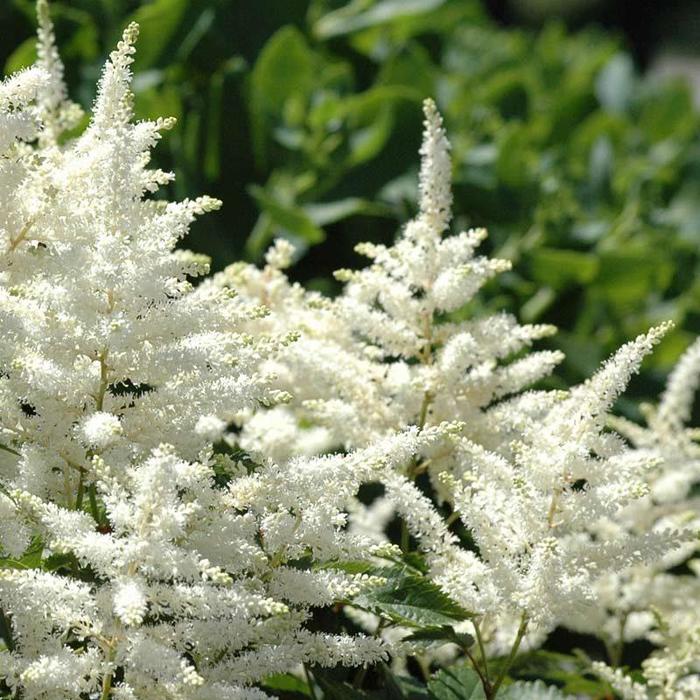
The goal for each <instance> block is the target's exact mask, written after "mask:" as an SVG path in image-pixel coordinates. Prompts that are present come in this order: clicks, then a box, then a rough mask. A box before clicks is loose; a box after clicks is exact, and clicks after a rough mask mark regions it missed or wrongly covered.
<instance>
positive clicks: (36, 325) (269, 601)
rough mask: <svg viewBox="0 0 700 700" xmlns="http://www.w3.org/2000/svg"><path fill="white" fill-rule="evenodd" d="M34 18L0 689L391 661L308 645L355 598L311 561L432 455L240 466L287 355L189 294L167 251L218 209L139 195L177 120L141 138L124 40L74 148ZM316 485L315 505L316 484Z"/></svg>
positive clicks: (410, 437) (354, 549) (20, 159)
mask: <svg viewBox="0 0 700 700" xmlns="http://www.w3.org/2000/svg"><path fill="white" fill-rule="evenodd" d="M38 10H39V20H40V21H39V52H38V53H39V61H38V66H37V67H36V68H33V69H31V70H29V71H26V72H24V73H21V74H19V75H17V76H14V77H12V78H10V79H8V80H7V81H5V82H4V83H3V84H2V85H1V86H0V192H1V193H2V200H3V207H2V209H1V210H0V327H1V328H2V334H3V342H2V344H1V345H0V443H1V444H2V448H3V449H2V457H1V461H0V546H1V547H2V552H3V555H4V557H5V559H4V561H5V562H8V561H9V562H11V561H12V560H11V559H9V557H14V558H15V559H16V560H19V559H21V560H22V561H23V562H24V563H23V564H22V565H15V566H12V565H10V566H6V567H4V568H2V569H0V611H1V613H2V623H3V624H2V630H3V634H4V645H3V646H2V647H0V682H1V683H4V685H5V687H6V688H9V690H10V691H11V692H15V693H17V694H21V697H22V698H24V700H32V699H37V700H39V699H40V698H41V700H59V699H60V698H70V699H71V700H75V699H76V698H78V697H87V696H90V697H100V698H102V700H106V699H107V698H119V699H120V700H133V699H135V698H138V700H148V699H151V698H153V699H155V698H157V699H158V700H162V699H163V698H181V699H183V700H184V699H187V700H190V699H191V700H195V699H197V700H203V699H205V698H206V699H210V700H214V698H216V700H221V699H224V698H229V699H232V698H237V699H238V698H261V697H266V695H265V694H264V693H263V692H262V691H261V690H259V689H257V688H255V687H254V684H256V683H257V682H258V681H260V679H262V678H264V677H265V676H268V675H270V674H274V673H277V672H283V671H284V672H286V671H288V670H290V669H292V668H295V667H296V666H298V665H299V664H301V663H303V662H306V661H310V660H313V662H314V663H317V664H321V665H335V664H337V663H345V664H363V663H368V662H371V661H374V660H377V659H379V658H383V657H384V656H385V654H386V645H385V644H384V643H383V642H382V641H381V640H377V639H373V638H367V637H363V636H357V637H351V636H344V635H334V634H323V633H321V632H313V631H311V630H310V629H309V628H308V626H307V624H306V623H307V621H308V619H309V618H310V614H311V613H310V611H311V608H312V607H317V606H323V605H327V604H330V603H332V602H334V601H335V600H337V599H343V598H346V597H347V596H348V595H350V594H351V593H352V592H357V590H359V588H361V587H362V586H364V585H368V581H367V580H366V579H367V577H363V576H360V575H351V574H344V573H342V572H338V571H328V570H323V569H321V568H315V567H312V564H313V565H318V564H322V563H323V562H325V561H327V560H332V561H338V560H339V559H340V560H342V559H343V558H344V557H348V558H351V559H353V560H356V559H358V558H362V557H363V556H364V557H366V556H368V554H369V552H370V551H371V550H370V549H369V548H368V546H367V544H368V542H367V541H366V539H364V538H360V537H356V536H354V535H352V534H350V533H347V532H346V531H345V529H344V518H345V516H344V503H345V501H346V500H347V497H348V494H349V493H352V492H354V490H355V489H356V481H357V479H358V476H357V475H358V474H359V475H362V474H364V475H365V476H364V477H363V478H370V477H369V476H368V475H367V470H368V469H369V470H370V471H375V470H376V465H377V464H381V465H391V464H393V463H394V460H395V459H398V458H406V454H407V453H408V454H410V453H412V452H413V451H415V450H418V449H421V447H422V446H423V445H424V443H425V442H426V440H425V439H423V438H422V437H419V436H417V435H415V431H414V432H413V433H412V432H410V431H407V432H405V433H403V434H402V435H399V436H396V437H392V438H388V439H387V440H386V441H384V442H378V443H375V444H373V445H372V446H371V447H368V448H367V451H366V452H365V453H363V454H361V455H359V456H354V457H348V456H344V455H338V456H337V457H332V458H317V459H315V460H298V462H297V463H295V464H294V465H292V466H290V467H288V466H281V467H278V466H276V465H275V464H274V463H273V462H272V461H270V460H269V459H267V456H265V460H264V461H265V463H264V464H263V465H260V464H256V463H254V462H251V461H249V460H248V461H245V462H243V461H239V460H237V459H235V458H234V457H233V456H232V455H233V454H234V453H235V451H234V449H233V448H232V445H233V442H232V440H233V439H232V438H231V437H230V436H228V435H227V426H228V425H230V424H231V422H235V421H236V420H237V418H238V417H239V416H240V414H241V413H242V412H244V411H245V410H249V409H250V408H251V407H253V406H256V405H260V404H264V405H268V406H269V405H274V404H275V403H276V402H277V401H280V400H283V399H284V398H285V394H284V392H281V391H279V390H278V389H276V388H274V387H273V386H272V384H271V377H270V376H269V375H268V374H267V373H266V371H265V369H264V365H265V363H266V362H267V363H268V364H269V363H270V362H271V359H272V358H273V357H274V356H275V355H276V354H277V353H279V352H283V351H284V349H285V347H286V345H287V344H288V343H289V342H290V340H291V338H290V337H289V335H288V334H283V335H281V336H277V335H274V334H272V335H261V334H259V335H257V336H251V335H250V334H248V333H247V332H245V329H244V327H243V326H244V321H246V320H249V319H250V318H251V317H255V316H256V315H258V314H259V309H258V308H256V307H255V306H251V305H249V304H247V303H246V302H245V300H243V299H241V298H236V296H235V294H233V293H231V292H230V290H223V289H221V288H220V287H219V286H218V285H213V284H211V283H207V282H203V283H201V284H199V285H198V286H196V287H194V286H193V284H192V283H191V282H190V279H191V278H192V277H196V276H199V275H202V274H204V273H205V272H206V271H207V268H208V262H207V260H206V258H204V257H203V256H197V255H194V254H192V253H189V252H186V251H182V250H177V249H175V246H176V244H177V243H178V242H179V240H180V239H181V238H182V237H183V236H184V235H185V234H186V233H187V231H188V228H189V226H190V224H191V223H192V221H193V220H194V218H195V217H196V216H198V215H199V214H202V213H205V212H207V211H211V210H212V209H216V208H217V207H218V206H219V202H218V201H216V200H213V199H211V198H208V197H201V198H198V199H195V200H192V201H190V200H185V201H184V202H179V203H171V202H166V201H163V200H156V199H152V198H150V197H149V195H150V193H153V192H155V191H156V190H157V189H158V188H159V187H160V186H161V185H164V184H166V183H168V182H170V180H171V179H172V175H171V174H170V173H165V172H161V171H159V170H149V169H148V167H147V166H148V163H149V159H150V149H151V148H152V147H153V146H154V145H155V144H156V142H157V141H158V139H159V138H160V132H161V131H162V130H163V129H167V128H170V127H172V126H173V121H172V120H168V119H161V120H157V121H143V122H138V123H134V121H133V110H132V102H133V98H132V95H131V92H130V83H131V64H132V61H133V55H134V51H135V48H134V43H135V41H136V38H137V34H138V27H137V26H136V25H135V24H132V25H130V26H129V27H127V29H126V30H125V32H124V34H123V36H122V39H121V41H120V42H119V44H118V46H117V48H116V49H115V50H114V51H113V52H112V53H111V55H110V57H109V60H108V61H107V63H106V66H105V68H104V71H103V73H102V78H101V80H100V83H99V89H98V92H97V98H96V100H95V105H94V109H93V113H92V117H91V119H90V123H89V125H88V127H87V129H86V130H85V131H84V133H82V134H81V135H80V136H78V137H76V138H73V139H70V138H67V134H66V129H68V128H69V127H70V126H71V125H72V124H73V123H74V119H73V117H74V116H75V114H76V111H77V110H76V108H74V107H73V106H71V104H70V103H69V102H68V101H67V97H66V95H67V92H66V89H65V86H64V85H63V82H62V74H63V68H62V65H61V63H60V58H59V56H58V52H57V51H56V47H55V44H54V38H53V37H54V34H53V28H52V25H51V22H50V19H49V16H48V8H47V5H46V2H45V1H43V0H40V2H39V5H38ZM353 464H354V465H356V466H355V467H353V466H352V465H353ZM372 465H374V466H372ZM370 467H371V469H370ZM363 469H364V470H365V471H362V470H363ZM356 473H357V474H356ZM304 474H307V475H308V477H304V476H303V475H304ZM330 475H334V476H335V481H334V485H333V488H332V489H331V488H329V489H328V497H327V498H326V499H324V500H323V501H322V502H320V503H319V502H317V499H316V497H315V494H314V492H313V489H310V488H309V483H308V482H309V480H310V479H319V478H326V479H330ZM344 480H345V481H346V482H347V484H346V486H345V487H344V488H343V487H342V484H343V481H344ZM281 494H283V495H284V498H282V496H281ZM27 552H29V553H34V555H35V556H36V555H38V557H39V559H40V562H39V563H38V564H37V563H36V560H35V559H33V558H32V557H31V556H30V555H29V554H26V553H27ZM301 562H306V564H303V563H301ZM309 562H311V563H309ZM369 583H371V581H370V582H369Z"/></svg>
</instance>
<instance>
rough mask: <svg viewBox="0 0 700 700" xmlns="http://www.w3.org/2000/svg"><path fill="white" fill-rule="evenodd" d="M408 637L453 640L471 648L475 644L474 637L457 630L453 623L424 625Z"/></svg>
mask: <svg viewBox="0 0 700 700" xmlns="http://www.w3.org/2000/svg"><path fill="white" fill-rule="evenodd" d="M406 639H408V640H409V641H440V642H443V643H447V642H451V643H452V644H457V645H458V646H460V647H462V649H465V648H469V647H471V646H472V645H473V644H474V637H472V636H471V635H470V634H467V633H466V632H457V631H455V629H454V627H452V626H451V625H441V626H440V627H422V628H421V629H418V630H416V631H415V632H413V633H412V634H411V635H410V636H408V637H407V638H406Z"/></svg>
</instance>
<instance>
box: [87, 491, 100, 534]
mask: <svg viewBox="0 0 700 700" xmlns="http://www.w3.org/2000/svg"><path fill="white" fill-rule="evenodd" d="M88 500H89V501H90V512H91V513H92V517H93V518H94V519H95V522H96V523H98V524H99V522H100V511H99V509H98V507H97V497H96V494H95V484H90V486H88Z"/></svg>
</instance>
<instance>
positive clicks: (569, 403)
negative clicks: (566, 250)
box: [216, 101, 682, 653]
mask: <svg viewBox="0 0 700 700" xmlns="http://www.w3.org/2000/svg"><path fill="white" fill-rule="evenodd" d="M424 109H425V118H426V121H425V132H424V140H423V145H422V147H421V155H422V167H421V175H420V183H419V186H420V210H419V212H418V215H417V217H416V218H415V219H413V220H412V221H411V222H409V223H408V225H407V226H406V227H405V229H404V231H403V232H402V234H401V235H400V236H399V238H398V240H397V241H396V243H395V244H394V245H393V246H390V247H386V246H382V245H374V244H369V243H367V244H362V245H360V246H358V250H359V252H361V253H362V254H364V255H366V256H367V257H369V258H370V260H371V264H370V266H369V267H366V268H364V269H362V270H359V271H351V270H340V271H339V272H338V273H337V277H338V279H340V280H341V281H343V282H345V288H344V291H343V293H342V294H341V295H340V296H339V297H337V298H336V299H335V300H329V299H325V298H323V297H322V296H320V295H318V294H317V293H313V292H305V291H304V290H303V289H302V288H301V287H299V286H298V285H295V284H290V283H289V282H288V280H287V279H286V277H285V276H284V273H283V268H284V267H285V266H286V265H287V264H288V263H289V260H290V259H291V256H292V253H291V251H290V250H289V244H288V243H286V242H283V241H278V242H277V243H276V244H275V247H274V248H273V249H272V250H271V251H270V253H269V254H268V258H267V265H266V266H265V268H264V269H263V270H256V269H255V268H252V267H245V266H240V265H238V266H235V267H232V268H230V269H229V270H227V271H226V272H225V273H223V274H222V275H220V276H219V277H218V278H216V281H217V282H218V283H219V284H221V285H222V286H224V287H225V286H226V285H227V284H237V285H238V286H239V287H241V288H242V289H244V290H245V293H246V295H247V296H248V297H249V298H250V299H252V300H255V301H257V302H259V303H262V304H264V305H266V306H267V307H268V308H270V309H271V314H270V315H268V316H267V317H265V318H263V319H257V320H254V321H253V322H252V323H253V328H255V329H256V330H257V331H258V332H259V331H261V330H265V331H266V332H272V331H273V330H274V331H275V332H277V333H280V332H283V331H285V330H287V329H288V325H291V326H293V327H294V328H295V329H296V330H298V331H299V333H300V338H299V340H298V341H297V342H296V343H295V344H294V345H293V346H292V347H291V348H290V352H288V353H285V354H284V356H280V357H279V358H276V359H274V360H273V364H274V365H275V366H274V371H275V373H276V374H277V375H278V376H279V377H280V380H281V381H282V383H283V386H284V387H285V388H286V389H287V390H288V391H289V392H290V393H291V394H292V395H293V397H294V398H293V399H292V401H291V403H289V404H288V405H287V406H285V407H278V408H277V409H275V412H274V417H273V416H272V415H271V414H270V413H266V412H254V413H252V414H251V415H247V416H246V417H245V420H244V429H243V440H244V441H247V444H248V446H249V447H250V448H251V449H253V450H257V451H258V452H260V453H264V452H265V451H266V450H272V451H274V452H275V454H276V455H277V457H278V459H282V458H283V457H284V455H285V450H288V451H289V452H288V453H287V455H288V457H289V456H291V453H292V451H295V452H297V451H299V450H300V449H302V450H309V451H311V450H313V449H317V450H319V451H320V450H322V449H324V448H325V449H328V446H333V445H341V446H343V447H345V448H352V447H357V446H361V445H365V444H368V443H371V442H372V441H373V440H376V439H377V438H379V437H380V436H382V435H386V434H390V433H392V432H394V431H401V430H405V429H406V427H408V426H417V427H419V428H422V429H426V428H429V427H430V426H435V425H438V424H440V423H442V422H443V421H446V420H449V421H459V424H460V425H459V428H458V429H456V430H452V431H449V432H448V433H446V434H445V437H444V439H442V440H441V441H438V442H437V443H435V444H434V445H432V446H431V447H429V448H428V449H425V448H424V449H423V450H421V451H419V452H417V453H416V454H415V455H413V456H412V457H411V458H410V459H407V460H406V461H404V462H399V463H397V466H398V468H397V469H394V470H389V469H384V470H383V471H382V473H380V474H376V475H375V477H374V478H375V480H376V481H379V482H381V483H382V484H383V486H384V488H385V495H384V496H383V497H382V499H381V500H380V501H379V504H378V507H377V508H376V509H375V508H374V507H373V504H371V505H369V506H366V505H363V504H359V503H353V504H351V505H350V507H349V512H350V516H349V518H350V525H351V529H355V530H356V531H358V532H363V533H364V534H365V535H367V534H369V533H372V536H373V539H374V541H377V542H381V541H386V535H385V533H384V529H385V527H386V525H387V523H388V522H389V520H390V519H391V510H392V508H393V509H394V512H395V513H396V514H397V515H399V516H400V517H401V519H402V520H403V522H404V523H405V525H406V526H407V529H408V531H409V532H410V534H411V535H412V536H413V537H414V538H415V541H416V543H417V546H418V547H419V549H421V550H422V552H423V554H424V555H425V557H426V559H427V562H428V565H429V566H430V572H431V573H430V575H431V576H432V577H433V579H434V580H435V581H436V582H438V583H439V584H440V585H441V586H442V588H443V590H444V591H445V592H447V593H448V594H449V595H450V596H452V597H453V598H454V599H455V600H457V601H458V602H459V603H461V605H462V606H463V607H464V608H466V609H468V610H471V611H472V612H474V613H476V614H477V615H478V618H477V619H478V624H479V625H480V630H481V633H482V635H483V637H484V638H485V641H486V643H487V645H488V644H490V646H491V648H492V649H493V651H494V652H495V653H506V652H507V651H508V650H509V649H510V646H511V644H512V643H513V638H514V636H515V631H516V628H517V627H518V625H519V623H520V622H522V624H523V625H526V626H527V627H528V629H529V632H528V636H527V638H526V640H525V642H524V643H525V644H530V645H532V644H536V643H538V641H541V640H542V639H543V636H544V634H545V633H546V632H547V630H549V629H551V628H552V627H553V626H554V625H556V624H558V623H561V622H562V621H566V620H568V619H569V618H570V617H575V616H577V615H579V614H581V615H582V614H584V612H585V611H590V610H591V609H595V605H596V601H597V595H598V590H597V583H598V581H599V579H600V577H601V575H602V574H603V573H604V572H606V571H611V570H613V571H618V570H620V569H622V568H624V567H625V566H627V565H633V564H635V565H636V564H639V565H642V564H643V563H644V562H647V561H653V560H656V559H658V558H660V557H661V556H662V555H663V554H665V553H666V551H667V550H668V549H669V548H672V549H674V550H675V549H677V548H678V546H679V544H680V542H681V539H682V537H681V535H680V534H678V533H677V530H678V524H673V523H669V524H667V527H662V528H658V529H657V531H654V532H649V531H647V530H639V531H637V532H633V533H624V536H623V534H622V533H618V536H617V537H614V538H610V539H607V538H601V537H600V535H601V532H602V529H601V528H602V527H603V526H604V524H605V523H607V522H608V521H609V520H610V519H611V518H614V517H616V516H617V514H618V513H619V512H620V511H622V510H623V509H624V508H625V507H627V506H628V504H634V503H638V502H639V500H640V499H643V498H644V496H645V494H646V481H645V478H646V471H647V470H648V468H649V466H650V464H651V463H653V461H654V459H653V458H652V457H650V456H647V455H644V454H639V453H637V452H634V451H629V450H626V449H625V447H624V444H623V441H622V440H621V438H620V437H619V436H616V435H615V434H613V433H611V432H608V431H606V421H607V416H608V413H609V411H610V410H611V408H612V405H613V403H614V401H615V399H616V398H617V397H618V396H619V394H620V393H621V391H622V390H623V389H624V387H625V386H626V384H627V382H628V381H629V379H630V376H631V375H632V374H633V373H634V372H636V371H637V370H638V368H639V365H640V364H641V361H642V359H643V357H644V355H645V354H647V353H648V352H649V351H650V350H651V348H652V347H653V346H654V345H655V344H656V343H657V342H658V340H659V339H660V337H661V336H662V335H663V334H664V333H665V331H666V327H665V326H661V327H659V328H657V329H653V330H652V331H650V332H649V333H648V334H647V335H643V336H640V337H639V338H637V339H636V340H635V341H634V342H632V343H629V344H628V345H626V346H624V347H623V348H621V350H620V351H619V352H618V353H617V354H616V355H615V356H614V357H613V358H611V359H610V360H609V361H608V362H607V363H606V364H605V365H604V366H603V367H602V368H601V370H600V371H599V372H598V373H597V374H596V375H595V376H594V377H593V378H592V379H590V380H589V381H588V382H586V383H585V384H583V385H581V386H579V387H575V388H574V389H572V390H571V391H569V392H542V391H524V390H525V389H527V388H528V387H529V386H530V385H532V384H534V383H535V382H537V381H538V380H539V379H541V378H543V377H546V376H547V375H548V374H549V373H550V372H551V371H552V369H553V368H554V366H555V365H556V364H557V363H558V362H559V361H560V359H561V356H560V355H559V353H556V352H550V351H539V352H530V353H529V354H522V353H523V351H524V350H525V349H527V348H528V347H529V346H530V345H531V344H532V343H533V342H534V341H536V340H537V339H539V338H542V337H545V336H547V335H549V334H550V333H552V332H553V329H552V328H551V327H549V326H539V325H530V326H527V325H520V324H519V323H518V322H517V321H516V319H515V318H513V317H512V316H508V315H506V314H496V315H491V316H486V317H482V318H469V317H466V316H465V314H464V313H463V312H462V311H461V310H462V309H464V308H465V305H467V304H469V302H470V301H472V300H473V298H474V296H475V294H476V293H477V292H478V291H479V289H480V288H481V287H482V286H483V285H484V284H485V283H486V282H487V281H488V280H489V279H490V278H491V277H493V276H494V275H496V274H498V273H499V272H501V271H503V270H506V269H508V268H509V264H508V263H507V262H506V261H501V260H492V259H489V258H484V257H479V256H477V255H476V249H477V247H478V246H479V244H480V242H481V241H482V240H483V238H484V236H485V232H484V231H483V230H480V229H477V230H472V231H468V232H465V233H461V234H458V235H447V228H448V225H449V221H450V216H451V214H450V205H451V201H452V199H451V190H450V172H451V168H450V159H449V144H448V141H447V138H446V136H445V132H444V129H443V127H442V122H441V118H440V116H439V114H438V113H437V111H436V109H435V105H434V104H433V103H432V102H431V101H427V102H426V104H425V108H424ZM456 312H459V313H456ZM423 474H425V475H427V477H428V479H429V484H430V494H427V493H426V491H425V483H423V484H422V485H419V484H418V483H416V480H417V479H421V478H422V479H424V478H425V477H422V475H423ZM446 512H447V515H446ZM446 518H449V521H447V520H446ZM456 519H459V520H460V521H461V522H462V525H463V526H464V528H466V530H467V532H469V533H470V535H471V538H472V539H473V541H474V543H475V545H476V546H475V548H474V549H473V550H472V549H465V548H464V546H463V544H462V542H460V539H459V537H458V536H457V534H456V533H455V529H454V527H453V526H452V525H451V523H453V522H454V521H455V520H456ZM372 528H374V531H373V532H372ZM477 552H478V553H477ZM503 630H511V631H512V633H511V635H510V636H509V638H508V639H506V638H505V637H506V636H507V635H504V633H503Z"/></svg>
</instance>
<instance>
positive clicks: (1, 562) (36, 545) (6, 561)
mask: <svg viewBox="0 0 700 700" xmlns="http://www.w3.org/2000/svg"><path fill="white" fill-rule="evenodd" d="M43 551H44V543H43V542H42V541H41V539H40V538H38V537H35V538H34V539H33V540H32V541H31V544H30V545H29V547H28V548H27V550H26V551H25V552H24V554H23V555H22V556H21V557H20V558H19V559H16V558H14V557H0V569H38V568H39V567H40V566H41V555H42V553H43Z"/></svg>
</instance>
